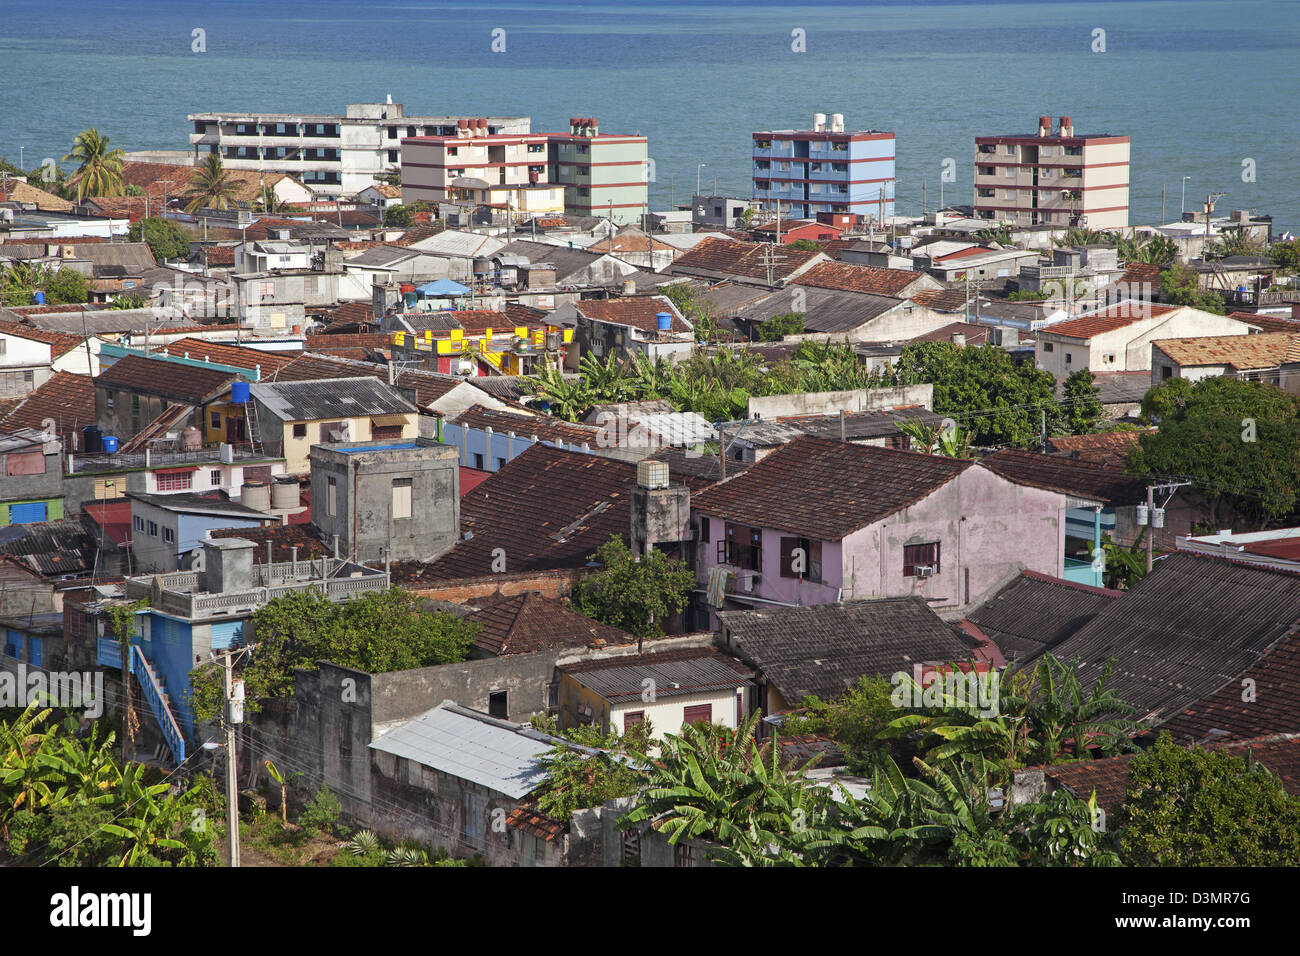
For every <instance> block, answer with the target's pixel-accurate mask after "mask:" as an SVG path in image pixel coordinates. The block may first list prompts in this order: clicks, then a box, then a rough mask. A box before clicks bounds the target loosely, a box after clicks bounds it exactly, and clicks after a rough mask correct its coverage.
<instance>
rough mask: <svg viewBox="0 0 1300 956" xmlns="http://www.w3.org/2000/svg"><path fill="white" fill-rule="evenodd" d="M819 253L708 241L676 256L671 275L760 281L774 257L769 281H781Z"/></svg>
mask: <svg viewBox="0 0 1300 956" xmlns="http://www.w3.org/2000/svg"><path fill="white" fill-rule="evenodd" d="M821 255H822V253H820V252H813V251H808V250H804V249H790V248H788V247H786V246H780V247H774V246H772V244H770V243H757V242H737V241H735V240H733V239H716V238H709V239H705V240H703V241H701V242H699V243H697V244H696V245H695V246H694V247H693V248H692V249H691V250H690V251H689V252H687V253H685V254H684V255H682V256H679V257H678V259H677V261H676V262H675V263H674V264H673V269H672V271H673V272H707V273H716V274H718V275H729V276H745V277H747V278H750V279H763V280H764V281H766V279H767V275H768V266H767V258H768V257H769V256H775V261H774V262H773V265H772V277H773V279H776V280H779V279H784V278H786V277H787V276H789V275H791V274H792V273H794V272H797V271H798V270H799V269H801V268H803V267H804V266H806V265H807V264H808V263H809V262H811V261H812V260H814V259H817V258H818V257H820V256H821Z"/></svg>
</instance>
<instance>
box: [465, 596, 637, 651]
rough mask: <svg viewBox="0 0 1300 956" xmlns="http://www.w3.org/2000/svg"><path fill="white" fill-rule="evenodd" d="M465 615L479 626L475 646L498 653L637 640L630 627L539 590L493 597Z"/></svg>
mask: <svg viewBox="0 0 1300 956" xmlns="http://www.w3.org/2000/svg"><path fill="white" fill-rule="evenodd" d="M464 619H465V620H467V621H473V622H474V623H475V624H477V625H478V626H479V632H478V635H477V636H476V637H475V638H474V644H475V646H476V647H478V648H479V649H480V650H484V651H487V652H488V653H489V654H494V655H496V656H497V657H504V656H506V655H509V654H529V653H532V652H534V651H549V650H560V649H565V648H573V647H591V646H595V645H598V644H608V645H619V644H633V643H635V642H636V638H635V637H633V636H632V635H631V634H629V633H627V632H626V631H624V630H621V629H620V628H617V627H611V626H610V625H608V624H601V623H600V622H599V621H593V620H592V619H591V618H589V617H587V616H585V615H583V614H579V613H578V612H577V611H575V610H573V609H572V608H570V607H569V606H568V605H566V604H561V603H560V602H559V601H553V600H551V599H550V598H546V597H543V596H542V595H541V594H538V593H537V592H536V591H526V592H524V593H523V594H516V595H514V596H513V597H502V598H500V599H498V600H495V601H491V602H490V603H487V604H486V605H485V606H483V607H482V608H481V609H480V610H477V611H474V612H473V613H471V614H468V615H466V616H465V618H464Z"/></svg>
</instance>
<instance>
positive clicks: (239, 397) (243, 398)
mask: <svg viewBox="0 0 1300 956" xmlns="http://www.w3.org/2000/svg"><path fill="white" fill-rule="evenodd" d="M230 400H231V401H232V402H234V403H235V404H236V405H247V404H248V383H247V382H245V381H244V380H243V379H238V380H236V382H235V384H233V385H231V386H230Z"/></svg>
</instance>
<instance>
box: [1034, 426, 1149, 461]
mask: <svg viewBox="0 0 1300 956" xmlns="http://www.w3.org/2000/svg"><path fill="white" fill-rule="evenodd" d="M1154 431H1155V429H1154V428H1144V429H1136V430H1134V431H1126V432H1103V433H1102V434H1099V435H1065V436H1062V437H1060V438H1051V439H1048V443H1049V444H1050V445H1051V446H1052V450H1053V451H1054V452H1056V453H1057V454H1060V455H1065V456H1066V457H1068V458H1078V459H1079V460H1080V461H1088V462H1092V463H1093V464H1096V465H1106V466H1108V467H1110V468H1119V469H1122V468H1123V467H1124V463H1125V462H1126V461H1127V460H1128V455H1129V452H1130V451H1132V450H1133V446H1134V445H1136V444H1137V441H1138V439H1139V438H1141V437H1142V436H1143V435H1149V434H1151V433H1152V432H1154Z"/></svg>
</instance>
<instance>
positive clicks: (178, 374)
mask: <svg viewBox="0 0 1300 956" xmlns="http://www.w3.org/2000/svg"><path fill="white" fill-rule="evenodd" d="M238 378H239V376H238V375H236V374H235V373H234V372H223V371H221V370H220V369H215V368H200V367H199V366H197V365H186V364H183V363H181V362H169V361H168V360H167V359H166V358H164V357H162V356H161V355H152V354H151V355H149V356H144V355H125V356H123V357H122V358H120V359H118V360H117V361H116V362H114V363H113V364H112V365H110V366H108V368H105V369H103V370H102V371H101V372H100V373H99V376H98V377H97V378H96V379H95V384H96V385H97V386H98V385H106V386H110V387H112V388H121V389H127V390H128V391H132V392H140V393H142V394H144V395H158V396H161V397H163V398H166V399H170V400H172V401H176V402H184V403H186V404H188V405H203V404H205V403H206V402H208V401H210V400H211V399H212V398H214V397H215V396H217V395H220V394H221V393H222V392H225V391H227V390H229V388H230V386H231V384H232V383H233V382H234V381H235V380H236V379H238Z"/></svg>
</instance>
